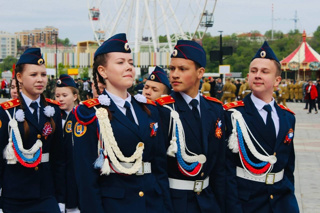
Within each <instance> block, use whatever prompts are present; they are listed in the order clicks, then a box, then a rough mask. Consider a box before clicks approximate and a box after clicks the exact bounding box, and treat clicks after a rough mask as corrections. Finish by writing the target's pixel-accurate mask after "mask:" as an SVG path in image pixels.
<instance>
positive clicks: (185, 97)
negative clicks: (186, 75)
mask: <svg viewBox="0 0 320 213" xmlns="http://www.w3.org/2000/svg"><path fill="white" fill-rule="evenodd" d="M180 94H181V96H182V97H183V99H184V100H185V102H186V103H187V104H188V105H189V103H190V101H192V99H196V100H197V101H198V103H199V105H198V106H200V95H199V93H198V94H197V96H196V97H195V98H191V97H190V96H189V95H187V94H185V93H183V92H180Z"/></svg>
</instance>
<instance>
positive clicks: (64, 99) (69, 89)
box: [55, 74, 80, 213]
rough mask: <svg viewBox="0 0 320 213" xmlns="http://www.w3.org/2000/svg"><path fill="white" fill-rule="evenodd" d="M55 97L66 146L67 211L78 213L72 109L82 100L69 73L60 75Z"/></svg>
mask: <svg viewBox="0 0 320 213" xmlns="http://www.w3.org/2000/svg"><path fill="white" fill-rule="evenodd" d="M55 99H56V100H57V101H59V103H60V109H61V118H62V130H63V140H64V145H65V146H66V151H65V152H66V175H67V179H66V183H67V184H66V190H67V192H66V212H67V213H77V212H80V210H79V199H78V190H77V184H76V178H75V175H74V166H73V143H72V116H73V114H72V113H71V111H72V109H73V108H74V107H75V106H77V105H78V104H79V102H80V95H79V90H78V88H77V86H76V83H75V82H74V80H73V78H71V77H70V76H69V75H67V74H62V75H60V77H59V79H58V80H57V83H56V88H55Z"/></svg>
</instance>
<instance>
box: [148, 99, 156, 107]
mask: <svg viewBox="0 0 320 213" xmlns="http://www.w3.org/2000/svg"><path fill="white" fill-rule="evenodd" d="M146 104H151V105H153V106H157V104H156V103H155V102H154V101H153V100H150V99H147V102H146Z"/></svg>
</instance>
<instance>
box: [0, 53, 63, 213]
mask: <svg viewBox="0 0 320 213" xmlns="http://www.w3.org/2000/svg"><path fill="white" fill-rule="evenodd" d="M15 72H16V74H15V78H16V79H17V81H18V82H19V83H18V84H17V90H18V91H19V86H20V85H22V88H21V93H20V92H19V93H18V94H19V95H18V99H13V100H10V101H8V102H5V103H2V104H1V107H2V108H1V109H0V118H1V120H0V135H1V138H2V139H1V143H0V150H1V151H0V153H1V161H0V179H1V181H0V184H1V185H0V187H1V189H2V193H1V196H2V210H3V212H9V213H10V212H14V213H18V212H23V213H28V212H30V213H34V212H45V213H57V212H60V209H59V206H60V207H61V209H63V206H64V204H63V203H64V202H65V193H64V190H65V184H64V183H65V181H64V180H65V170H64V169H65V167H64V158H63V151H64V149H63V144H62V134H61V133H62V131H61V128H62V127H61V116H60V109H59V107H58V104H59V103H58V102H56V101H54V100H50V99H45V98H44V96H43V94H42V93H43V91H44V89H45V88H46V84H47V73H46V67H45V65H44V60H43V58H42V56H41V52H40V49H39V48H29V49H27V50H26V51H25V52H24V53H23V54H22V55H21V57H20V59H19V61H18V62H17V64H16V70H15ZM58 202H59V205H58Z"/></svg>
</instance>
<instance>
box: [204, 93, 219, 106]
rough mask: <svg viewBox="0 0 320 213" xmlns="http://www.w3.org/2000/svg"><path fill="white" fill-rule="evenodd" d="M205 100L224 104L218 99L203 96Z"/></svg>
mask: <svg viewBox="0 0 320 213" xmlns="http://www.w3.org/2000/svg"><path fill="white" fill-rule="evenodd" d="M202 96H203V97H204V98H205V99H207V100H209V101H214V102H217V103H219V104H222V102H221V101H220V100H219V99H217V98H213V97H209V96H205V95H202Z"/></svg>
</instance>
